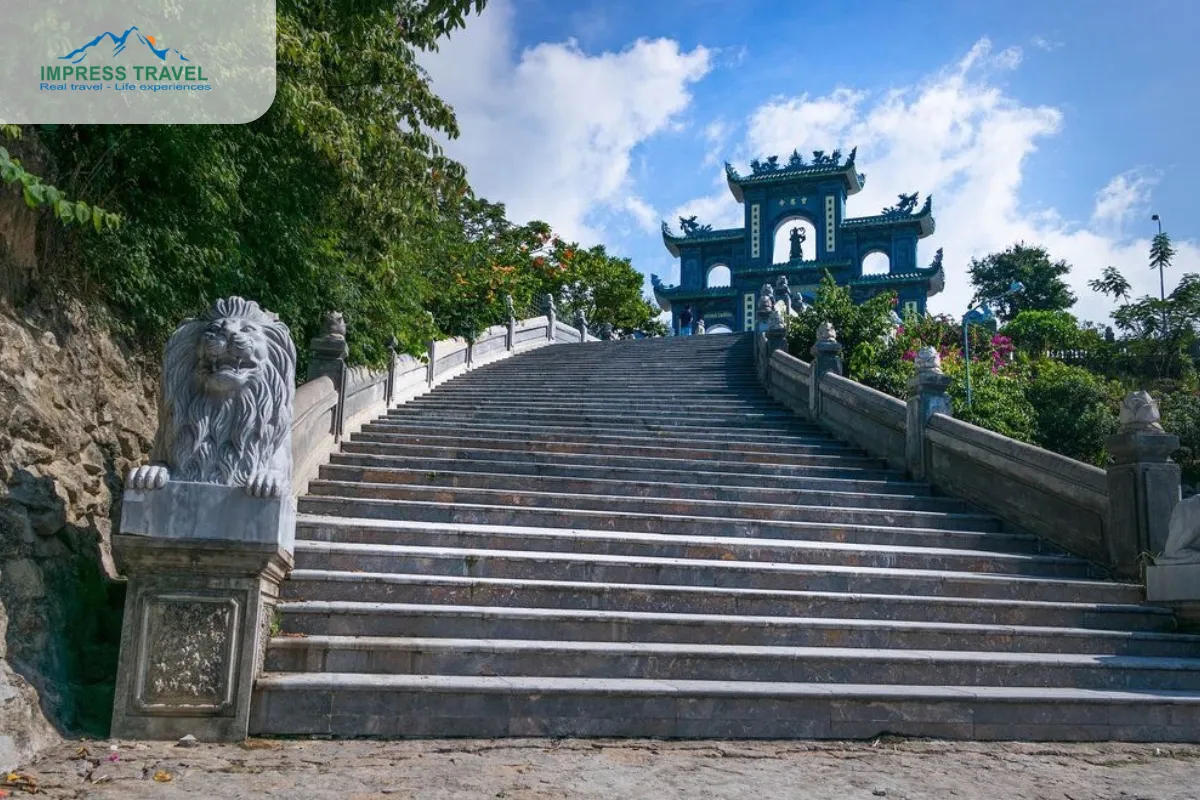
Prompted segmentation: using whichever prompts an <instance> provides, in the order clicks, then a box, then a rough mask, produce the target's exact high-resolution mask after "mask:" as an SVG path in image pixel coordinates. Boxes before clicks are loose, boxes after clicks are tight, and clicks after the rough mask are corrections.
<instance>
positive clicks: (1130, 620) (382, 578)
mask: <svg viewBox="0 0 1200 800" xmlns="http://www.w3.org/2000/svg"><path fill="white" fill-rule="evenodd" d="M281 590H282V595H281V596H282V597H283V599H285V600H290V601H304V600H311V601H318V600H319V601H325V602H327V601H354V602H359V603H366V604H371V603H376V604H377V603H384V604H391V605H389V606H388V608H389V609H392V611H391V612H389V613H396V614H401V615H403V614H404V613H407V612H405V611H402V610H401V607H402V606H403V607H407V605H420V606H424V605H427V604H433V605H440V606H445V607H447V608H453V609H454V610H453V612H450V611H447V612H446V613H453V614H455V615H459V616H463V617H468V616H473V617H474V618H476V619H477V620H478V623H477V624H478V625H480V626H487V625H489V624H490V623H488V622H487V620H490V619H494V618H501V617H504V614H505V612H504V609H506V608H514V607H516V608H521V607H528V608H537V609H543V610H551V611H554V610H557V611H564V612H566V611H579V612H588V611H600V612H608V611H612V612H633V613H634V614H644V613H657V614H668V615H672V614H675V615H687V614H700V615H710V616H715V617H727V616H742V617H801V618H804V617H810V618H811V617H817V618H829V617H832V618H840V619H857V620H864V621H865V620H877V621H886V622H899V621H913V622H957V623H967V624H975V625H980V624H988V625H1001V626H1016V625H1020V626H1031V625H1032V626H1049V627H1055V628H1099V629H1103V630H1114V631H1141V632H1144V633H1146V632H1173V631H1174V630H1176V627H1177V625H1176V620H1175V617H1174V614H1173V613H1172V612H1171V611H1170V610H1169V609H1166V608H1158V607H1154V606H1149V605H1145V604H1141V603H1106V602H1099V603H1080V602H1074V601H1061V602H1056V601H1038V600H1019V599H1012V598H1008V597H1001V598H990V597H943V596H932V595H921V594H870V593H863V592H822V591H808V590H801V589H740V588H736V587H725V586H672V585H668V584H659V583H598V582H595V581H571V580H562V579H548V578H537V579H529V580H522V579H512V578H479V577H470V576H461V575H422V574H409V573H395V572H389V573H371V574H368V573H364V572H346V571H338V570H310V569H298V570H294V571H293V572H292V573H291V575H290V577H289V579H288V580H287V581H285V582H284V583H283V585H282V587H281ZM489 606H493V607H494V608H487V607H489ZM463 607H474V609H475V610H474V611H473V612H472V611H470V610H467V609H464V608H463ZM304 608H305V609H308V612H311V613H320V614H335V613H356V612H362V613H367V612H366V611H363V609H365V608H366V606H361V605H360V606H354V607H352V608H350V610H347V609H346V608H345V607H342V606H337V607H334V606H328V605H326V606H319V607H318V606H314V605H312V604H311V603H310V604H309V605H306V606H304ZM314 609H317V610H314ZM308 612H305V613H308ZM297 613H300V612H297ZM371 613H374V612H371ZM576 618H577V619H582V618H581V617H576ZM587 619H591V620H594V621H595V625H596V626H603V625H604V624H605V621H606V620H607V621H612V619H614V618H613V617H611V616H605V615H604V614H600V615H598V616H593V617H587ZM617 619H624V617H618V618H617ZM431 624H432V623H431ZM704 624H705V622H704V620H699V621H697V622H696V627H695V628H694V630H695V631H697V632H698V633H697V634H696V635H697V636H699V637H700V638H698V639H696V641H713V639H712V638H711V637H710V634H708V633H705V632H704ZM764 624H765V623H764ZM412 630H416V629H407V628H406V629H404V631H405V632H411V631H412ZM421 630H424V628H422V629H421ZM477 630H479V631H488V630H490V628H488V627H480V628H478V629H477ZM613 630H614V632H613V633H612V635H613V636H624V635H625V633H624V632H622V631H620V630H619V629H613ZM470 635H476V634H470ZM479 635H487V634H479ZM588 635H589V638H603V635H602V634H601V633H597V632H596V631H594V630H593V631H589V633H588ZM656 635H657V634H656ZM685 640H687V639H685ZM618 641H623V639H618ZM763 641H764V642H765V643H767V644H770V643H772V642H773V641H774V640H773V639H772V638H771V637H770V636H766V638H764V640H763ZM1158 641H1159V640H1155V642H1158ZM1194 644H1196V643H1195V642H1194V641H1193V640H1188V641H1187V642H1186V643H1185V645H1184V646H1183V647H1176V648H1175V649H1174V650H1172V651H1170V654H1173V655H1183V656H1195V655H1196V654H1197V652H1200V651H1197V650H1195V648H1194V647H1193V645H1194Z"/></svg>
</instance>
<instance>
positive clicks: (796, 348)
mask: <svg viewBox="0 0 1200 800" xmlns="http://www.w3.org/2000/svg"><path fill="white" fill-rule="evenodd" d="M895 304H896V295H895V294H893V293H890V292H885V293H883V294H878V295H875V296H874V297H872V298H870V299H868V300H866V301H865V302H862V303H855V302H854V299H853V296H852V295H851V294H850V289H849V288H848V287H845V286H839V285H838V284H837V282H836V281H835V280H834V279H833V276H832V275H830V274H829V273H828V272H827V273H825V277H824V278H822V279H821V284H820V285H819V286H818V287H817V295H816V297H815V298H814V300H813V303H812V305H809V306H805V307H804V308H803V309H801V310H800V311H799V312H798V313H796V314H794V315H793V316H792V318H791V322H790V327H789V330H788V343H789V350H790V352H791V353H792V354H793V355H795V356H796V357H797V358H802V359H804V360H808V359H809V358H811V355H810V353H809V351H810V350H811V349H812V346H813V345H814V344H816V341H817V328H818V327H819V326H820V324H821V323H822V322H829V323H831V324H832V325H833V327H834V330H835V331H837V338H838V341H839V342H841V343H842V359H843V361H844V362H845V365H846V374H847V375H848V376H849V377H852V378H854V379H855V380H858V379H859V378H860V377H861V375H862V374H863V373H864V372H866V371H868V370H871V369H873V368H874V365H875V364H877V362H878V360H879V355H880V351H879V348H880V342H881V341H882V340H883V339H884V337H886V336H887V334H888V333H889V332H890V331H891V329H892V320H891V312H892V309H893V307H894V306H895Z"/></svg>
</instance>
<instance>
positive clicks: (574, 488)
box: [321, 461, 967, 511]
mask: <svg viewBox="0 0 1200 800" xmlns="http://www.w3.org/2000/svg"><path fill="white" fill-rule="evenodd" d="M449 463H450V464H451V465H454V466H456V467H462V466H465V465H461V464H460V463H459V462H456V461H451V462H449ZM608 474H609V477H605V478H600V477H594V476H588V477H576V476H569V475H568V476H564V475H550V474H536V473H534V474H511V473H506V472H501V471H497V472H486V471H484V472H473V471H469V470H466V469H462V468H458V469H444V470H431V469H427V468H426V469H421V468H417V467H413V468H410V469H396V468H392V469H383V468H364V467H361V466H353V465H349V464H342V463H334V464H327V465H324V466H322V467H321V478H322V479H324V480H328V481H336V482H340V483H346V482H362V483H392V484H405V485H410V486H413V485H420V486H439V487H443V488H457V489H493V490H510V491H518V490H525V489H531V490H534V491H538V492H543V493H545V492H558V493H561V494H568V495H572V494H599V495H617V496H621V497H658V498H668V499H687V500H703V501H715V502H751V503H769V504H780V503H783V504H794V505H806V506H808V505H821V506H835V507H854V508H896V509H904V510H909V511H965V510H967V506H966V504H965V503H963V502H961V501H959V500H955V499H953V498H949V497H935V496H932V495H918V494H900V493H896V494H885V493H882V492H878V493H877V492H874V491H870V490H869V489H867V487H868V486H870V488H871V489H874V488H876V486H875V485H871V484H865V483H864V484H863V485H862V487H861V488H859V489H857V490H856V489H854V488H851V487H852V486H853V485H854V484H853V483H851V484H850V486H824V487H819V488H816V487H796V488H791V487H781V486H770V487H762V486H760V485H757V484H755V483H747V484H746V485H741V486H739V485H729V484H726V483H723V482H720V481H714V482H712V483H707V484H706V483H701V482H700V481H692V482H690V483H670V482H668V480H670V478H672V477H674V476H672V475H671V474H670V473H667V472H663V473H661V474H662V477H663V478H664V480H661V481H654V480H646V479H644V478H643V479H641V480H638V479H634V478H630V477H622V476H620V475H613V474H612V473H611V472H610V473H608ZM639 477H642V476H639ZM846 483H849V482H846Z"/></svg>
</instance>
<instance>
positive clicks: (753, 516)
mask: <svg viewBox="0 0 1200 800" xmlns="http://www.w3.org/2000/svg"><path fill="white" fill-rule="evenodd" d="M308 493H309V495H311V496H326V497H341V498H353V499H365V500H395V501H401V502H408V501H416V502H429V503H450V504H454V505H485V506H507V507H514V508H522V509H524V508H537V509H558V510H562V511H601V512H608V513H613V514H621V513H633V514H655V515H670V516H685V517H715V518H719V519H732V520H738V521H768V522H775V521H778V522H825V523H829V524H852V525H885V526H892V527H914V528H930V529H936V530H952V531H977V532H998V531H1000V530H1001V527H1002V525H1001V522H1000V521H999V519H997V518H996V517H993V516H991V515H988V514H978V513H972V512H969V511H962V510H957V511H921V510H911V509H901V508H870V507H853V506H849V505H845V506H837V507H834V506H829V505H819V504H813V505H799V504H796V503H763V502H750V501H744V500H743V501H732V500H701V499H695V498H689V497H658V496H630V495H621V494H581V493H575V494H569V493H565V492H556V491H535V490H533V489H498V488H496V489H478V488H466V487H440V486H427V485H406V484H393V483H364V482H361V481H332V480H322V479H316V480H313V481H310V482H309V484H308Z"/></svg>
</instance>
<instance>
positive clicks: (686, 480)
mask: <svg viewBox="0 0 1200 800" xmlns="http://www.w3.org/2000/svg"><path fill="white" fill-rule="evenodd" d="M330 465H331V466H353V467H361V468H366V469H370V470H379V471H382V472H385V473H386V472H388V471H390V470H397V471H401V472H418V473H423V474H426V475H428V474H430V473H441V472H450V473H454V472H470V473H487V474H503V475H506V476H517V475H521V476H531V477H537V476H547V477H557V478H577V479H584V480H591V479H595V480H605V479H607V480H615V481H627V482H639V483H667V484H672V485H689V484H699V485H717V486H725V487H735V486H744V487H749V488H762V489H763V491H771V490H780V491H788V490H804V489H813V490H817V491H833V492H850V493H855V492H857V493H867V494H870V495H871V496H872V497H877V498H883V499H881V500H880V501H879V502H884V503H887V502H901V501H902V500H901V499H902V498H914V499H915V498H924V497H931V496H932V493H931V490H930V487H929V486H928V485H927V484H923V483H916V482H913V481H906V480H902V479H900V478H898V477H892V478H890V479H887V478H879V479H870V478H856V477H846V478H838V477H820V476H815V477H806V476H798V475H778V474H775V475H769V476H768V475H764V474H762V473H756V472H749V471H744V469H743V468H739V467H728V468H727V469H726V470H725V471H722V470H719V469H713V468H711V465H709V464H704V465H700V466H699V467H695V466H692V467H687V468H680V467H676V468H671V467H663V468H648V467H615V466H608V465H605V464H592V463H586V464H584V463H577V460H576V459H574V458H572V457H570V456H569V455H568V456H563V457H562V458H560V459H559V460H554V459H553V458H551V457H546V458H543V459H539V460H536V461H515V460H512V459H509V460H504V459H503V458H500V457H490V458H477V459H470V460H467V459H460V458H455V457H453V456H451V457H445V458H436V457H427V456H426V457H423V456H411V457H409V456H403V455H388V456H385V455H371V454H366V453H349V452H337V453H334V454H333V455H332V456H331V457H330ZM735 469H736V471H734V470H735ZM849 472H850V473H851V474H856V472H855V471H854V470H850V471H849ZM331 477H336V475H331ZM371 480H376V479H375V478H372V479H371ZM377 480H387V479H386V478H378V479H377ZM938 499H941V498H938ZM947 499H949V498H947Z"/></svg>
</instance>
